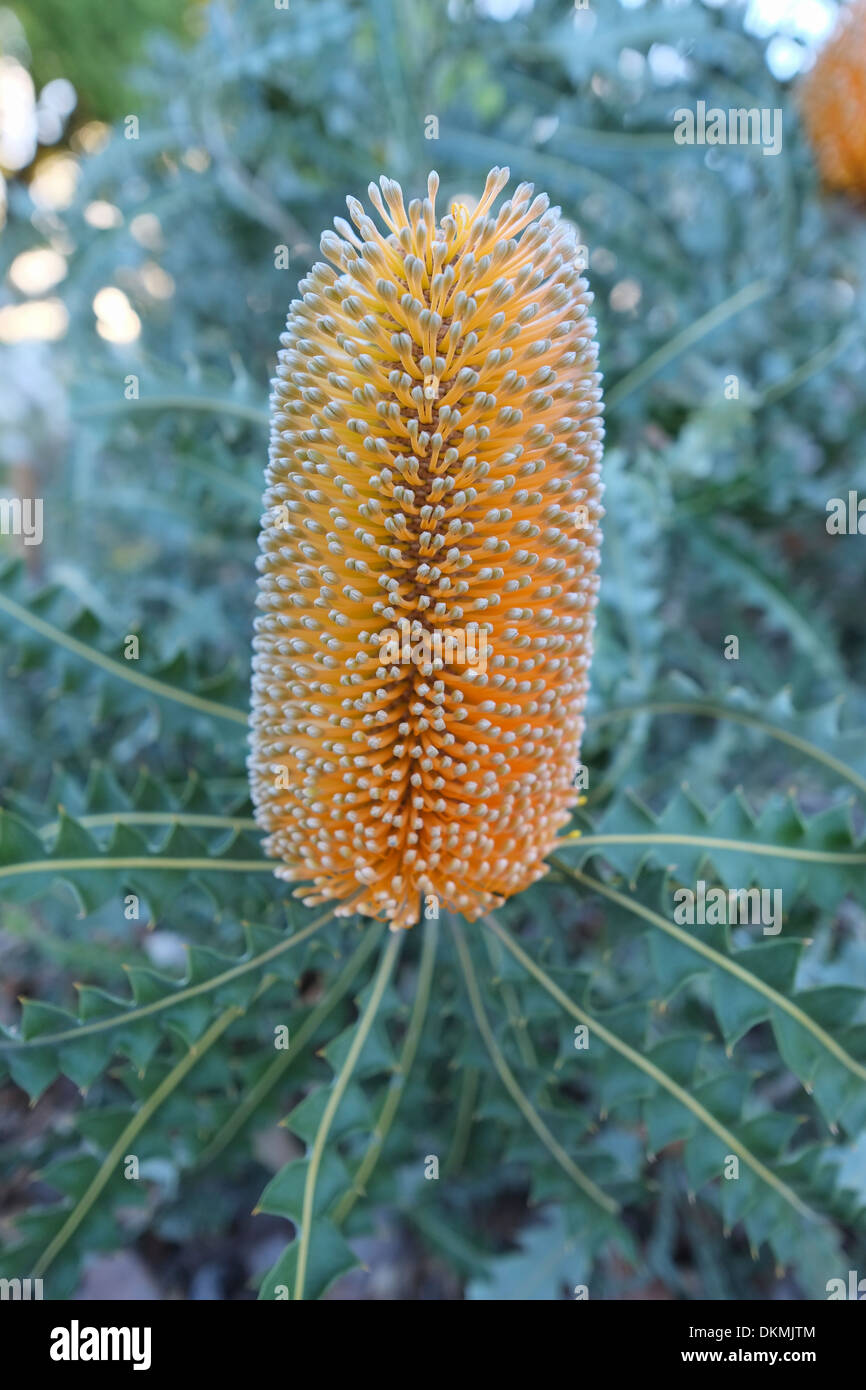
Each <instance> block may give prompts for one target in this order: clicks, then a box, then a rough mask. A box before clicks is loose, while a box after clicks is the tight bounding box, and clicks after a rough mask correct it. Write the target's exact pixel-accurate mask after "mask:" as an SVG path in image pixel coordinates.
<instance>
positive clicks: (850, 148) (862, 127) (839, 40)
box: [800, 0, 866, 197]
mask: <svg viewBox="0 0 866 1390" xmlns="http://www.w3.org/2000/svg"><path fill="white" fill-rule="evenodd" d="M800 96H801V105H802V110H803V120H804V123H805V126H806V130H807V133H808V135H809V140H810V142H811V145H812V148H813V150H814V152H815V159H816V161H817V164H818V168H819V170H820V172H821V177H822V179H823V180H824V183H825V184H826V185H827V187H828V188H836V189H842V190H844V191H845V192H847V193H851V194H854V195H855V196H858V197H866V0H856V3H855V4H853V5H847V6H843V7H842V10H841V12H840V15H839V20H838V23H837V25H836V28H835V30H834V31H833V33H832V35H831V36H830V39H829V40H828V42H827V43H826V44H825V45H824V47H823V48H822V49H821V51H820V53H819V54H818V57H817V59H816V61H815V65H814V67H813V68H812V69H811V71H810V72H809V73H808V74H807V75H806V77H805V78H804V79H803V83H802V87H801V93H800Z"/></svg>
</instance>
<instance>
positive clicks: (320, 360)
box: [249, 169, 603, 928]
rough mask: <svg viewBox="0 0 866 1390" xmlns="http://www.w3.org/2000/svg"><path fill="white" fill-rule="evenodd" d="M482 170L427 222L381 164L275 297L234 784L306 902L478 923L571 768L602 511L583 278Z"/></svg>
mask: <svg viewBox="0 0 866 1390" xmlns="http://www.w3.org/2000/svg"><path fill="white" fill-rule="evenodd" d="M507 180H508V170H507V169H494V170H493V171H492V172H491V173H490V175H489V176H488V178H487V183H486V186H485V189H484V194H483V196H482V198H481V201H480V203H479V204H478V206H477V207H476V208H475V209H474V211H471V210H469V209H468V208H466V207H465V206H464V205H463V204H458V205H455V207H454V208H453V209H452V211H451V213H450V214H448V215H446V216H445V217H443V218H442V221H441V223H440V224H437V222H436V210H435V202H436V192H437V189H438V184H439V180H438V177H437V175H436V174H431V175H430V177H429V180H428V196H427V197H426V198H425V199H424V200H423V201H418V200H416V201H413V202H412V203H410V205H409V208H408V210H407V209H406V208H405V206H404V203H403V195H402V192H401V190H400V188H399V186H398V185H397V184H396V183H394V182H393V181H392V180H390V179H386V178H383V179H381V180H380V184H381V192H380V189H379V188H377V187H376V186H375V185H374V184H371V185H370V190H369V196H370V200H371V202H372V204H373V206H374V208H375V209H376V211H377V213H378V214H379V216H380V217H381V219H382V221H383V222H384V224H385V226H386V227H387V229H388V231H387V232H386V233H385V234H383V233H382V232H381V231H380V230H379V228H378V227H377V226H376V224H375V223H374V222H373V221H372V219H371V218H370V217H369V216H368V215H367V214H366V213H365V211H364V209H363V207H362V206H361V204H360V203H359V202H357V200H356V199H354V198H350V199H348V206H349V213H350V216H351V218H352V222H353V223H354V227H355V228H356V229H357V231H355V230H353V228H352V227H351V226H350V225H349V224H348V223H347V222H345V221H344V220H343V219H342V218H338V219H337V220H336V221H335V224H334V225H335V228H336V234H335V233H333V232H326V233H325V234H324V236H323V237H322V243H321V245H322V253H323V255H324V256H325V257H326V258H327V260H328V261H329V262H330V264H322V263H319V264H317V265H315V266H314V267H313V269H312V270H311V271H310V273H309V275H308V276H307V277H306V278H305V279H304V280H303V281H301V284H300V286H299V291H300V293H301V295H302V296H303V297H302V298H301V299H298V300H295V301H294V302H293V303H292V305H291V310H290V313H289V319H288V325H287V329H286V332H285V334H284V335H283V337H282V339H281V342H282V350H281V352H280V353H279V358H278V365H277V375H276V378H275V380H274V382H273V394H272V397H271V405H272V430H271V446H270V462H269V465H268V470H267V491H266V493H265V498H264V505H265V514H264V517H263V521H262V532H261V538H260V548H261V555H260V558H259V569H260V578H259V597H258V606H259V608H260V610H261V612H260V614H259V616H258V618H257V620H256V636H255V640H254V650H255V654H254V660H253V693H252V732H251V753H250V758H249V769H250V783H251V790H252V797H253V802H254V805H255V808H256V816H257V819H258V821H259V824H260V825H261V826H262V828H263V829H264V830H265V831H266V832H267V839H266V842H265V848H266V851H267V853H268V854H269V855H271V856H272V857H273V858H275V859H277V860H279V861H280V863H279V865H278V867H277V868H276V873H277V875H278V876H279V877H281V878H284V879H288V880H291V881H302V882H303V883H304V885H305V886H303V887H302V888H299V889H297V890H296V893H297V896H299V897H301V898H302V899H303V901H304V902H305V903H307V904H308V905H314V904H317V903H322V902H329V901H333V902H335V903H336V904H337V906H336V909H335V910H336V912H337V913H338V914H342V915H348V914H350V913H354V912H361V913H363V914H366V915H369V916H374V917H379V918H381V919H385V920H388V921H389V922H390V924H391V926H392V927H393V928H397V927H408V926H411V925H412V924H413V923H415V922H417V921H418V920H419V917H420V915H421V900H422V898H423V897H425V896H428V895H435V897H436V898H437V899H438V900H439V901H441V902H443V903H444V904H446V905H447V906H449V907H450V908H452V909H453V910H455V911H459V912H462V913H463V914H464V915H465V916H466V917H469V918H474V917H477V916H478V915H479V913H481V912H483V911H484V910H485V909H487V908H489V907H493V906H496V905H497V904H499V903H501V902H502V901H503V900H504V899H505V898H508V897H510V896H511V894H513V893H516V892H518V891H519V890H520V889H522V888H524V887H526V886H527V885H528V884H530V883H532V882H534V881H535V880H536V879H538V878H541V877H542V876H543V875H544V873H545V865H544V862H543V861H544V856H545V854H547V853H548V851H549V850H550V849H551V848H552V846H553V844H554V842H555V840H556V838H557V833H558V831H559V830H560V828H561V827H562V826H563V825H564V824H565V822H566V821H567V820H568V818H569V809H570V808H571V807H572V806H573V805H574V804H575V803H576V801H577V800H578V797H577V793H576V792H575V790H574V789H573V787H572V782H573V777H574V772H575V768H576V765H577V762H578V757H579V752H580V741H581V735H582V732H583V719H582V711H583V706H584V702H585V699H586V692H587V686H588V676H589V664H590V658H591V654H592V631H593V626H594V621H595V619H594V610H595V603H596V593H597V588H598V575H597V566H598V560H599V546H600V543H601V533H600V530H599V522H600V519H601V517H602V515H603V510H602V506H601V482H600V474H599V465H600V460H601V441H602V433H603V431H602V425H601V418H600V417H601V385H600V383H601V378H600V376H599V373H598V371H597V369H596V360H597V359H596V344H595V336H594V335H595V323H594V321H593V319H592V318H591V317H590V315H589V306H590V304H591V302H592V296H591V295H590V294H589V291H588V289H587V286H586V282H585V280H583V279H582V277H581V274H580V270H579V268H578V265H577V255H578V247H577V245H576V242H575V238H574V233H573V231H572V229H571V228H570V227H569V226H568V224H566V223H564V222H562V221H560V217H559V209H557V208H554V209H550V210H548V200H547V198H546V197H545V196H541V197H537V198H535V199H533V197H532V192H533V190H532V186H531V185H530V184H521V185H520V186H519V187H518V189H517V190H516V192H515V193H514V196H513V197H512V198H511V200H510V201H508V202H506V203H504V204H503V206H502V207H501V208H500V209H499V212H498V214H496V215H494V214H493V211H492V208H493V204H494V202H495V200H496V198H497V197H498V195H499V194H500V193H501V191H502V189H503V188H504V186H505V184H506V182H507Z"/></svg>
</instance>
